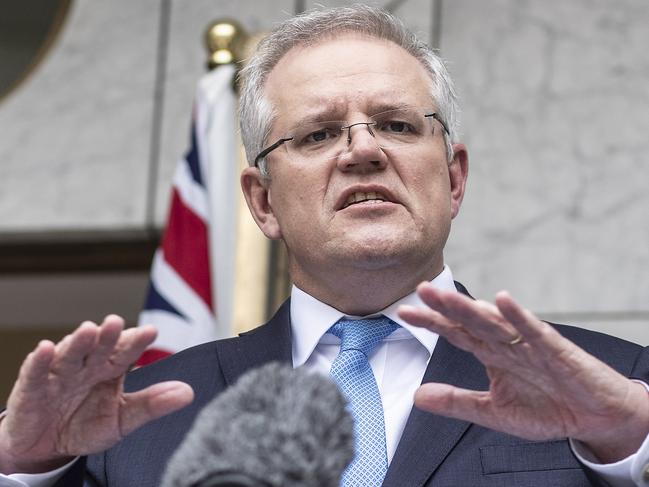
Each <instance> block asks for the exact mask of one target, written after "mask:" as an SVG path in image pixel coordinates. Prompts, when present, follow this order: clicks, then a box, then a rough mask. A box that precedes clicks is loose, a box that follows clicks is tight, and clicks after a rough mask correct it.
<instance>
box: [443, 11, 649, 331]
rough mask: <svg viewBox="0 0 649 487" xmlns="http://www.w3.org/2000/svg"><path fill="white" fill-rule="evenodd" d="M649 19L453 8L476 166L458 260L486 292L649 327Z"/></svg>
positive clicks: (450, 41)
mask: <svg viewBox="0 0 649 487" xmlns="http://www.w3.org/2000/svg"><path fill="white" fill-rule="evenodd" d="M648 22H649V4H648V3H647V2H645V1H643V0H626V1H621V2H607V1H604V0H595V1H586V0H569V1H566V2H557V3H556V4H553V7H552V8H548V6H547V4H546V3H545V2H531V1H518V0H494V1H490V2H476V1H471V0H456V1H453V2H444V9H443V18H442V33H441V49H442V55H443V56H444V57H445V58H446V59H448V61H449V66H450V69H451V72H452V74H453V76H454V78H455V80H456V83H457V86H458V90H459V93H460V97H461V104H462V109H463V117H462V118H463V121H464V122H463V129H462V132H463V137H462V138H463V140H464V142H466V143H467V145H468V147H469V154H470V160H471V170H470V177H469V187H468V193H467V196H466V199H465V202H464V207H463V209H462V212H461V215H460V216H459V217H458V219H457V220H456V221H455V225H454V229H453V232H452V238H451V241H450V244H449V246H448V249H447V255H446V257H447V262H449V263H450V265H451V266H452V268H453V270H454V272H455V274H456V277H457V278H458V279H460V280H462V281H466V284H467V285H468V286H469V288H470V289H471V290H472V291H473V292H474V293H475V294H476V295H477V296H480V297H491V296H493V294H494V293H495V292H496V291H497V290H498V289H501V288H508V289H510V290H511V291H513V293H514V294H515V295H516V296H518V297H519V298H520V299H521V300H522V301H523V302H524V303H526V304H527V305H528V306H529V307H531V308H533V309H535V310H538V311H541V312H551V313H564V312H586V311H587V312H595V313H597V312H601V313H604V312H606V313H607V315H606V316H608V317H610V318H611V319H613V317H614V316H615V313H616V312H619V314H620V316H622V315H623V314H624V312H628V311H633V312H635V313H640V315H639V316H646V320H645V323H646V322H647V321H649V272H648V271H649V225H647V221H648V220H647V215H648V214H649V190H648V189H647V181H649V163H648V162H649V155H648V154H649V137H647V134H648V133H649V114H648V113H647V107H648V106H649V85H648V84H647V83H646V79H647V77H648V76H649V56H647V54H646V46H647V45H649V30H647V28H646V26H647V23H648ZM611 313H613V314H611ZM643 313H644V314H643ZM594 321H597V320H594ZM639 321H641V320H640V319H639ZM645 341H646V342H649V334H646V340H645Z"/></svg>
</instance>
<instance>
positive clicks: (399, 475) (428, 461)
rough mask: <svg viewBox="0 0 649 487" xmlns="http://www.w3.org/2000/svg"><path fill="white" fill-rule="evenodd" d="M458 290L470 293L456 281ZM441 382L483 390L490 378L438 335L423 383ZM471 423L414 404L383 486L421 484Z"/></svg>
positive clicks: (471, 360)
mask: <svg viewBox="0 0 649 487" xmlns="http://www.w3.org/2000/svg"><path fill="white" fill-rule="evenodd" d="M456 286H457V288H458V290H459V291H460V292H462V293H464V294H466V295H469V293H468V292H467V290H466V289H465V288H464V286H462V285H461V284H459V283H456ZM426 382H442V383H445V384H451V385H454V386H457V387H462V388H466V389H474V390H486V389H487V388H488V387H489V379H488V378H487V375H486V373H485V369H484V367H483V365H482V364H481V363H480V362H479V361H478V360H477V359H476V358H475V357H474V356H473V355H472V354H470V353H467V352H464V351H462V350H460V349H458V348H456V347H454V346H453V345H451V344H450V343H448V341H447V340H446V339H445V338H444V337H440V338H439V340H438V342H437V345H436V346H435V350H434V352H433V355H432V357H431V359H430V361H429V363H428V367H427V368H426V372H425V374H424V378H423V380H422V383H426ZM469 426H471V423H468V422H466V421H460V420H457V419H451V418H446V417H444V416H438V415H434V414H430V413H426V412H423V411H421V410H419V409H416V408H414V407H413V409H412V411H411V413H410V416H409V417H408V421H407V423H406V427H405V428H404V431H403V434H402V435H401V440H400V441H399V445H398V447H397V450H396V452H395V454H394V457H393V458H392V462H391V463H390V468H389V469H388V473H387V475H386V478H385V481H384V483H383V486H384V487H398V486H402V485H408V486H413V487H417V486H422V485H424V484H425V483H426V481H427V480H428V479H429V478H430V476H431V475H432V474H433V472H434V471H435V470H436V469H437V468H438V467H439V465H440V464H441V463H442V462H443V461H444V459H445V458H446V456H447V455H448V454H449V453H450V452H451V450H452V449H453V447H454V446H455V445H456V444H457V442H458V441H459V440H460V438H461V437H462V435H463V434H464V432H465V431H466V430H467V428H469Z"/></svg>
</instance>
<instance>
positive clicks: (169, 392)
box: [120, 381, 194, 436]
mask: <svg viewBox="0 0 649 487" xmlns="http://www.w3.org/2000/svg"><path fill="white" fill-rule="evenodd" d="M193 400H194V391H193V389H192V388H191V387H190V386H189V385H188V384H185V383H184V382H178V381H169V382H161V383H159V384H154V385H152V386H150V387H147V388H146V389H143V390H141V391H138V392H132V393H129V394H125V395H124V405H123V406H122V409H121V411H120V434H121V435H122V436H126V435H128V434H129V433H131V432H132V431H133V430H135V429H137V428H139V427H140V426H142V425H143V424H145V423H147V422H149V421H152V420H154V419H157V418H159V417H161V416H164V415H166V414H169V413H172V412H174V411H177V410H179V409H181V408H183V407H185V406H187V405H188V404H190V403H191V402H192V401H193Z"/></svg>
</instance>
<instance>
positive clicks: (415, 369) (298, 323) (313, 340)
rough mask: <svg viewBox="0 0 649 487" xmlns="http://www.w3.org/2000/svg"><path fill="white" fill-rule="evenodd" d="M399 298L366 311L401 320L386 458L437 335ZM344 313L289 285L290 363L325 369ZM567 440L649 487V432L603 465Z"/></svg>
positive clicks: (445, 285) (383, 361)
mask: <svg viewBox="0 0 649 487" xmlns="http://www.w3.org/2000/svg"><path fill="white" fill-rule="evenodd" d="M432 283H433V285H434V286H436V287H438V288H440V289H452V290H454V289H455V284H454V283H453V276H452V274H451V270H450V269H449V268H448V266H446V267H444V270H443V271H442V272H441V273H440V274H439V275H438V276H437V277H436V278H435V279H433V281H432ZM401 304H410V305H415V306H417V305H420V306H424V304H423V303H422V301H421V300H420V299H419V298H418V297H417V295H416V294H415V293H414V292H413V293H412V294H409V295H408V296H405V297H404V298H402V299H400V300H399V301H397V302H395V303H393V304H392V305H390V306H388V307H387V308H386V309H384V310H382V311H380V312H379V313H376V314H375V315H370V316H378V315H380V314H383V315H385V316H387V317H388V318H390V319H391V320H393V321H394V322H396V323H397V324H398V325H400V328H399V329H397V330H396V331H394V332H393V333H392V334H391V335H389V336H388V337H387V338H386V339H385V340H383V342H382V343H380V344H379V345H378V346H377V347H376V348H375V350H374V351H373V352H372V354H371V355H370V357H369V362H370V366H371V367H372V371H373V372H374V377H375V378H376V382H377V384H378V388H379V392H380V393H381V398H382V402H383V412H384V417H385V429H386V432H385V433H386V435H385V437H386V446H387V453H388V462H390V461H391V460H392V457H393V456H394V452H395V450H396V448H397V445H398V443H399V439H400V438H401V434H402V433H403V429H404V427H405V425H406V421H407V419H408V415H409V414H410V410H411V409H412V405H413V395H414V393H415V390H416V389H417V388H418V387H419V385H420V384H421V381H422V378H423V376H424V372H425V371H426V367H427V366H428V361H429V360H430V357H431V356H432V354H433V351H434V350H435V345H436V344H437V339H438V335H437V334H436V333H433V332H430V331H428V330H425V329H423V328H417V327H414V326H412V325H409V324H408V323H405V322H404V321H403V320H401V319H400V318H399V317H398V316H397V308H398V307H399V305H401ZM342 317H348V318H363V317H360V316H350V315H345V314H344V313H341V312H340V311H338V310H336V309H334V308H332V307H331V306H329V305H327V304H325V303H323V302H321V301H318V300H317V299H315V298H314V297H312V296H310V295H308V294H307V293H305V292H304V291H302V290H301V289H299V288H297V287H295V286H293V289H292V290H291V332H292V340H293V350H292V353H293V366H294V367H306V368H308V369H310V370H313V371H314V372H316V373H321V374H324V375H328V374H329V369H330V368H331V364H332V363H333V361H334V359H335V358H336V356H337V355H338V351H339V348H340V339H339V338H337V337H336V336H334V335H332V334H330V333H327V330H329V328H330V327H331V326H332V325H333V324H334V323H336V322H337V321H338V320H339V319H340V318H342ZM570 443H571V446H572V448H573V451H574V452H575V454H576V455H577V457H578V458H579V460H580V461H581V462H582V463H584V464H585V465H587V466H588V467H590V468H591V469H593V470H594V471H595V472H597V473H598V474H599V475H600V476H602V477H603V478H605V479H606V480H607V481H608V482H609V483H610V484H611V486H612V487H649V477H648V478H647V479H645V478H644V471H645V469H647V468H649V436H648V437H647V439H646V440H645V441H644V443H643V445H642V446H641V447H640V449H639V450H638V451H637V452H636V453H635V454H633V455H631V456H629V457H627V458H625V459H624V460H621V461H619V462H616V463H612V464H606V465H602V464H599V463H597V461H596V460H595V459H594V457H593V456H592V454H591V453H590V452H589V451H588V450H587V449H586V448H585V447H584V446H583V445H580V444H579V442H572V441H571V442H570ZM69 466H70V464H68V465H66V466H65V467H62V468H61V469H58V470H57V471H55V472H49V473H46V474H38V475H26V474H14V475H10V476H4V475H0V487H51V486H53V485H54V484H55V482H56V480H58V478H60V476H61V475H62V474H63V473H64V472H65V470H66V469H67V468H69Z"/></svg>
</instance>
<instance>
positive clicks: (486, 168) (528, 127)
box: [0, 0, 649, 402]
mask: <svg viewBox="0 0 649 487" xmlns="http://www.w3.org/2000/svg"><path fill="white" fill-rule="evenodd" d="M317 3H318V4H324V5H330V6H333V5H343V4H347V3H351V2H342V1H341V2H336V1H322V0H320V1H319V2H317ZM370 3H376V4H380V5H383V6H385V7H387V8H389V9H391V10H392V11H393V12H394V13H396V14H397V15H399V16H400V17H401V18H402V19H403V20H404V21H405V23H406V24H407V25H408V26H409V27H410V28H411V29H412V30H414V31H415V32H417V33H418V34H420V36H421V38H422V39H424V40H426V41H427V42H429V43H430V44H431V45H433V46H435V47H437V48H439V49H440V51H441V54H442V56H443V57H444V58H445V59H447V61H448V63H449V68H450V70H451V73H452V75H453V76H454V78H455V80H456V83H457V87H458V91H459V94H460V97H461V103H462V108H463V113H462V120H463V124H462V134H463V140H464V141H465V142H466V144H467V145H468V148H469V154H470V162H471V170H470V177H469V186H468V194H467V197H466V199H465V202H464V205H463V208H462V211H461V214H460V216H459V217H458V218H457V219H456V221H455V222H454V228H453V231H452V237H451V241H450V243H449V245H448V247H447V253H446V260H447V263H448V264H449V265H450V266H451V268H452V270H453V272H454V274H455V277H456V279H458V280H460V281H462V282H463V283H464V284H466V285H467V286H468V288H469V289H470V291H471V292H472V293H473V294H474V296H476V297H480V298H485V299H491V298H492V297H493V294H494V293H495V292H496V291H497V290H499V289H503V288H506V289H509V290H510V291H511V292H512V293H513V294H514V296H516V297H518V298H519V299H520V300H521V301H522V302H523V303H525V304H526V305H527V306H528V307H530V308H531V309H533V310H534V311H536V312H538V313H540V314H541V316H543V317H544V318H546V319H551V320H556V321H562V322H569V323H578V324H581V325H582V326H585V327H588V328H593V329H599V330H602V331H604V332H606V333H610V334H614V335H618V336H621V337H624V338H627V339H630V340H633V341H636V342H640V343H643V344H647V343H649V328H648V326H649V272H647V271H648V270H649V224H648V221H649V190H648V188H647V183H648V182H649V164H647V161H648V159H649V157H648V156H647V153H648V152H649V136H648V134H649V113H648V108H649V83H647V82H646V80H647V79H648V78H649V54H647V51H646V46H647V45H649V29H647V25H649V3H647V2H646V0H618V1H616V2H610V1H607V0H566V1H563V2H542V1H539V0H537V1H533V0H528V1H524V0H490V1H488V2H484V1H480V0H401V1H398V0H392V1H388V0H384V1H382V2H370ZM19 4H20V5H19ZM313 4H315V2H310V1H298V0H273V1H267V2H258V1H255V0H237V1H233V0H230V1H225V0H211V1H207V0H139V1H137V2H131V1H127V0H113V1H111V2H94V1H91V0H69V1H68V0H65V1H59V2H51V3H50V5H49V6H48V7H44V5H43V2H40V1H38V0H21V1H20V2H18V1H11V0H9V1H7V0H0V73H1V75H0V83H3V84H2V85H0V90H2V91H3V92H4V94H0V337H1V341H0V344H1V345H0V346H1V347H2V349H1V352H0V361H1V363H0V371H1V373H2V376H1V377H0V400H4V398H5V397H6V394H7V393H8V387H9V384H10V383H11V382H12V381H13V377H14V376H15V373H16V370H17V366H18V364H19V362H20V360H21V357H22V356H23V355H24V354H25V353H27V351H28V350H29V349H31V348H32V347H33V346H34V345H35V343H36V342H37V340H38V339H40V338H44V337H47V338H53V339H56V338H58V337H60V336H62V335H63V334H65V333H67V332H68V331H70V330H71V329H72V328H73V327H74V326H76V324H78V323H79V322H80V321H82V320H84V319H92V320H99V319H101V317H102V316H103V315H105V314H107V313H109V312H114V313H119V314H122V315H123V316H125V317H126V319H127V320H128V321H129V322H131V323H133V322H135V321H136V319H137V314H138V311H139V309H140V307H141V305H142V302H143V297H144V293H145V289H146V286H147V281H148V268H149V264H150V260H151V256H152V253H153V251H154V249H155V247H156V245H157V242H158V239H159V236H160V233H161V231H162V228H163V225H164V221H165V217H166V212H167V206H168V197H169V188H170V180H171V176H172V173H173V170H174V168H175V165H176V162H177V160H178V158H179V157H181V155H182V154H183V152H184V151H185V150H186V148H187V146H188V132H189V121H190V118H191V109H192V99H193V95H194V90H195V85H196V82H197V80H198V78H199V77H200V76H201V75H202V74H203V73H204V72H205V59H206V55H205V50H204V48H203V45H202V35H203V32H204V30H205V28H206V26H207V24H208V23H209V22H210V21H212V20H214V19H216V18H219V17H232V18H234V19H236V20H238V21H239V22H241V23H242V24H243V25H244V26H245V28H246V29H247V30H248V31H250V32H253V33H254V32H259V31H262V30H267V29H269V28H271V27H272V25H273V23H275V22H277V21H279V20H282V19H284V18H286V17H287V16H290V15H292V14H293V13H295V12H299V11H302V10H304V9H307V8H310V7H311V6H312V5H313ZM344 54H345V53H344V52H341V53H340V55H341V56H344ZM25 60H27V61H25ZM15 73H17V74H15ZM260 285H264V284H260ZM251 325H252V324H251ZM0 402H1V401H0Z"/></svg>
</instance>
